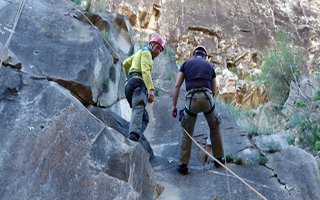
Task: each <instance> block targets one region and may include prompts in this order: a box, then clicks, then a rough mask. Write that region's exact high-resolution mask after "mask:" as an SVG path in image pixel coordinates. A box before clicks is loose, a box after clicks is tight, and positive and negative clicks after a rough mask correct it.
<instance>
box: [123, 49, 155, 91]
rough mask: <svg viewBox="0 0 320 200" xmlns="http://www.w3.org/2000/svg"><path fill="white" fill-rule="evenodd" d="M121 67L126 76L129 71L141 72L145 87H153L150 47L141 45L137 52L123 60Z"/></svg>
mask: <svg viewBox="0 0 320 200" xmlns="http://www.w3.org/2000/svg"><path fill="white" fill-rule="evenodd" d="M123 68H124V71H125V73H126V76H128V74H129V73H131V72H140V73H141V74H142V80H143V81H144V83H145V84H146V86H147V89H148V90H150V89H154V86H153V82H152V78H151V73H152V70H153V60H152V55H151V49H150V48H148V47H143V48H142V49H140V50H139V51H138V52H137V53H135V54H133V55H132V56H130V57H129V58H127V59H126V60H125V61H123ZM139 78H140V77H139Z"/></svg>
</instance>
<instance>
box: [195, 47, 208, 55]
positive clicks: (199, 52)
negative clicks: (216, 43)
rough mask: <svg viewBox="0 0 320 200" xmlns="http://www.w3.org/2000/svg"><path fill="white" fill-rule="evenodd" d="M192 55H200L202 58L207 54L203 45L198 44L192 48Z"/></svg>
mask: <svg viewBox="0 0 320 200" xmlns="http://www.w3.org/2000/svg"><path fill="white" fill-rule="evenodd" d="M193 56H201V57H202V58H205V57H206V56H207V50H206V48H205V47H204V46H202V45H198V46H196V48H195V49H194V50H193Z"/></svg>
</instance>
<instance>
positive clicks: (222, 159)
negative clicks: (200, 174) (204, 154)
mask: <svg viewBox="0 0 320 200" xmlns="http://www.w3.org/2000/svg"><path fill="white" fill-rule="evenodd" d="M217 160H219V162H221V163H222V164H225V162H226V160H225V159H224V157H223V156H222V157H220V158H217ZM213 163H214V166H215V167H216V168H219V167H221V165H220V164H219V163H218V162H217V161H214V162H213Z"/></svg>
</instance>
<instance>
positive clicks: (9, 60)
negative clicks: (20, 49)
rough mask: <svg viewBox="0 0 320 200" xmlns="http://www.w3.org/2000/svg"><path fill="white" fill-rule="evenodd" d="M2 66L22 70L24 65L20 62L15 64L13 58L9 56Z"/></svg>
mask: <svg viewBox="0 0 320 200" xmlns="http://www.w3.org/2000/svg"><path fill="white" fill-rule="evenodd" d="M0 61H1V60H0ZM2 65H3V66H5V67H12V68H14V69H17V70H20V69H21V68H22V64H21V63H20V62H15V61H14V59H13V58H12V57H11V56H9V57H8V58H7V59H5V60H4V61H3V63H2Z"/></svg>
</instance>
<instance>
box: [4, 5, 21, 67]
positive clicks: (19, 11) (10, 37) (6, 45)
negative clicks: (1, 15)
mask: <svg viewBox="0 0 320 200" xmlns="http://www.w3.org/2000/svg"><path fill="white" fill-rule="evenodd" d="M25 2H26V0H22V1H21V2H20V5H19V8H18V11H17V14H16V18H15V20H14V23H13V26H12V29H11V33H10V35H9V37H8V40H7V42H6V44H5V45H4V46H3V50H2V56H1V59H0V68H1V67H2V63H3V62H4V59H5V57H6V55H7V53H8V48H9V44H10V41H11V39H12V36H13V33H14V31H15V30H16V27H17V24H18V21H19V19H20V16H21V12H22V10H23V7H24V4H25Z"/></svg>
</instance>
